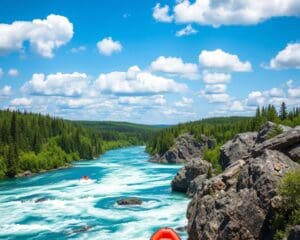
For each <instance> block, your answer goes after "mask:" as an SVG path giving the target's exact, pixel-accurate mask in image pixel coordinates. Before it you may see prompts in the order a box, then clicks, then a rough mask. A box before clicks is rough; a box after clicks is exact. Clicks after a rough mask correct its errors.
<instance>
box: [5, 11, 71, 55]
mask: <svg viewBox="0 0 300 240" xmlns="http://www.w3.org/2000/svg"><path fill="white" fill-rule="evenodd" d="M0 36H1V38H0V54H7V53H10V52H14V51H22V50H23V47H24V46H23V44H24V42H25V41H28V42H29V44H30V46H31V48H32V49H33V50H34V51H36V52H37V53H38V54H39V55H41V56H43V57H46V58H52V57H53V56H54V53H53V51H54V50H55V49H57V48H59V47H61V46H63V45H64V44H66V43H67V42H69V41H70V40H71V38H72V37H73V24H72V23H71V22H70V21H69V20H68V19H67V18H66V17H64V16H60V15H54V14H51V15H49V16H48V17H47V18H46V19H44V20H42V19H34V20H33V21H31V22H30V21H15V22H13V23H12V24H0Z"/></svg>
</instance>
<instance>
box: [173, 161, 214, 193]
mask: <svg viewBox="0 0 300 240" xmlns="http://www.w3.org/2000/svg"><path fill="white" fill-rule="evenodd" d="M211 169H212V165H211V164H210V163H209V162H207V161H203V160H201V159H192V160H191V161H190V162H188V163H187V164H186V165H185V166H184V167H183V168H181V169H180V170H179V172H178V173H177V174H176V176H175V177H174V178H173V180H172V182H171V187H172V190H173V191H177V192H184V193H188V195H193V193H194V191H195V190H196V185H197V184H200V181H201V179H202V180H204V179H206V175H207V173H208V172H209V171H210V170H211ZM196 178H198V180H196V181H194V180H195V179H196ZM192 181H194V182H193V183H192ZM191 183H192V186H191V187H190V185H191Z"/></svg>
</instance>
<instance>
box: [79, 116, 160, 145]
mask: <svg viewBox="0 0 300 240" xmlns="http://www.w3.org/2000/svg"><path fill="white" fill-rule="evenodd" d="M78 123H79V124H81V125H83V126H85V127H88V128H91V129H92V130H94V131H98V132H99V131H100V133H101V135H102V137H103V138H104V139H105V140H107V141H116V140H118V141H120V140H124V141H126V142H129V143H130V144H131V145H142V144H145V143H146V142H147V141H148V140H149V139H150V138H152V137H153V136H154V134H155V132H157V131H159V130H160V129H162V128H165V127H166V126H164V125H153V126H151V125H144V124H135V123H128V122H113V121H78Z"/></svg>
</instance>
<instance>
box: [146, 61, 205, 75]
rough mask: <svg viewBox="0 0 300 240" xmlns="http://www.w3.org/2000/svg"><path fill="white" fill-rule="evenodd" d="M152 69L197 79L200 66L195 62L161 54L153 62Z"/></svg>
mask: <svg viewBox="0 0 300 240" xmlns="http://www.w3.org/2000/svg"><path fill="white" fill-rule="evenodd" d="M150 68H151V70H152V71H157V72H164V73H168V74H174V75H180V76H181V77H184V78H188V79H197V78H198V77H199V75H198V66H197V65H196V64H193V63H184V62H183V60H182V59H181V58H177V57H164V56H160V57H158V58H157V59H156V60H155V61H153V62H152V63H151V66H150Z"/></svg>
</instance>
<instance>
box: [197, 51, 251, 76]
mask: <svg viewBox="0 0 300 240" xmlns="http://www.w3.org/2000/svg"><path fill="white" fill-rule="evenodd" d="M199 63H200V65H201V66H202V67H204V68H212V69H221V70H226V71H233V72H249V71H252V67H251V63H250V62H249V61H246V62H242V61H240V59H239V57H238V56H237V55H234V54H230V53H227V52H224V51H223V50H222V49H216V50H213V51H208V50H203V51H201V53H200V55H199Z"/></svg>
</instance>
